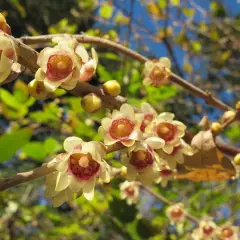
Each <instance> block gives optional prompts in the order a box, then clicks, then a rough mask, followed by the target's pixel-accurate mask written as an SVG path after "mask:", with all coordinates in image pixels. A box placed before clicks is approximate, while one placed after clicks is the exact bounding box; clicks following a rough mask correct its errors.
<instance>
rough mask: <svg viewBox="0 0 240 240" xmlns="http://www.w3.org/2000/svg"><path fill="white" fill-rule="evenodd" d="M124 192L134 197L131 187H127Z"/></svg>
mask: <svg viewBox="0 0 240 240" xmlns="http://www.w3.org/2000/svg"><path fill="white" fill-rule="evenodd" d="M125 192H126V193H127V195H129V196H133V195H134V189H133V188H132V187H128V188H127V189H125Z"/></svg>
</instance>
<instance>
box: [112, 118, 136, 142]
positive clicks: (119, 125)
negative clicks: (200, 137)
mask: <svg viewBox="0 0 240 240" xmlns="http://www.w3.org/2000/svg"><path fill="white" fill-rule="evenodd" d="M133 128H134V124H133V123H132V122H131V121H130V120H128V119H124V118H122V119H118V120H114V121H113V122H112V125H111V127H110V129H109V133H110V135H111V137H112V138H113V139H120V140H122V141H124V140H128V137H129V135H130V134H131V133H132V131H133Z"/></svg>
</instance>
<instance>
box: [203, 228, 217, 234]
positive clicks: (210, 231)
mask: <svg viewBox="0 0 240 240" xmlns="http://www.w3.org/2000/svg"><path fill="white" fill-rule="evenodd" d="M213 230H214V228H213V227H211V226H205V227H203V232H204V234H206V235H210V234H212V232H213Z"/></svg>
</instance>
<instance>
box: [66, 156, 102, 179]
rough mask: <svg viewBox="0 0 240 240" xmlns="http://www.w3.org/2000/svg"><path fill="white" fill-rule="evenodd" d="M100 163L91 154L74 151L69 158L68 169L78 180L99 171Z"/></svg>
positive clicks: (89, 176)
mask: <svg viewBox="0 0 240 240" xmlns="http://www.w3.org/2000/svg"><path fill="white" fill-rule="evenodd" d="M99 168H100V164H99V163H98V162H96V161H95V160H93V158H92V156H91V154H89V153H87V154H82V153H75V154H72V155H71V157H70V159H69V171H70V172H71V173H72V174H73V175H74V176H75V177H76V178H78V179H80V180H88V179H89V178H91V177H92V176H94V175H96V173H97V172H98V171H99Z"/></svg>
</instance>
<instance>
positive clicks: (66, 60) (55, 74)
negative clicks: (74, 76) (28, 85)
mask: <svg viewBox="0 0 240 240" xmlns="http://www.w3.org/2000/svg"><path fill="white" fill-rule="evenodd" d="M72 67H73V62H72V59H71V58H70V57H69V56H67V55H63V54H55V55H52V56H51V57H50V58H49V59H48V63H47V77H48V78H49V79H50V80H55V81H57V80H61V79H63V78H66V77H67V76H68V75H69V74H70V73H71V72H72Z"/></svg>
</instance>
